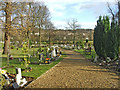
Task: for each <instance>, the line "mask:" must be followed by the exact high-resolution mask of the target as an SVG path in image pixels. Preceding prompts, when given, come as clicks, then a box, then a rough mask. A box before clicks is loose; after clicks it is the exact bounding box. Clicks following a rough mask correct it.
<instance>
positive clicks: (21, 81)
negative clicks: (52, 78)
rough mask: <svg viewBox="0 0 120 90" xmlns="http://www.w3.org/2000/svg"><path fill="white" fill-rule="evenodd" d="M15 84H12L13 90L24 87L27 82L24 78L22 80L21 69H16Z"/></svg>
mask: <svg viewBox="0 0 120 90" xmlns="http://www.w3.org/2000/svg"><path fill="white" fill-rule="evenodd" d="M15 78H16V82H14V83H13V87H14V88H19V87H20V86H24V85H25V84H26V83H27V81H26V79H25V78H22V74H21V68H16V77H15Z"/></svg>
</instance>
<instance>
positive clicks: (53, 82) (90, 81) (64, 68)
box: [26, 50, 120, 88]
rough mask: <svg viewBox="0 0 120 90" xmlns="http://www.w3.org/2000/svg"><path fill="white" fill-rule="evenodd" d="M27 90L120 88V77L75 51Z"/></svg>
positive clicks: (69, 52)
mask: <svg viewBox="0 0 120 90" xmlns="http://www.w3.org/2000/svg"><path fill="white" fill-rule="evenodd" d="M65 52H66V54H67V57H65V58H64V59H63V60H62V61H61V62H60V63H59V64H57V65H56V66H55V67H53V68H52V69H50V70H49V71H48V72H47V73H45V74H44V75H42V76H40V77H39V78H38V79H37V80H35V81H33V82H32V83H31V84H29V85H28V86H27V87H26V88H118V86H119V85H120V81H119V79H120V77H119V76H117V75H116V74H115V73H113V72H110V71H108V70H107V69H104V68H102V67H100V66H96V65H95V64H94V63H92V62H90V61H89V60H86V59H85V58H84V57H83V56H82V55H80V54H79V53H76V52H74V51H70V50H65Z"/></svg>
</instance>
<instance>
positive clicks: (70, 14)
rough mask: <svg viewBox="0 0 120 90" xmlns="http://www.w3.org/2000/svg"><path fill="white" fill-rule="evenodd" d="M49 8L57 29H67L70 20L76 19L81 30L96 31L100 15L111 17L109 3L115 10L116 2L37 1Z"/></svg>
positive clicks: (85, 0) (98, 0)
mask: <svg viewBox="0 0 120 90" xmlns="http://www.w3.org/2000/svg"><path fill="white" fill-rule="evenodd" d="M36 1H42V2H44V4H45V5H47V7H48V8H49V11H50V13H51V21H52V23H53V24H54V26H55V27H56V28H57V29H65V27H67V26H68V25H67V22H68V20H71V19H76V20H77V21H78V24H80V25H81V28H84V29H94V27H95V25H96V21H97V20H98V17H99V16H100V15H102V16H103V15H109V13H108V8H107V2H109V3H110V6H111V7H112V8H113V9H114V8H115V7H116V5H115V4H116V0H36Z"/></svg>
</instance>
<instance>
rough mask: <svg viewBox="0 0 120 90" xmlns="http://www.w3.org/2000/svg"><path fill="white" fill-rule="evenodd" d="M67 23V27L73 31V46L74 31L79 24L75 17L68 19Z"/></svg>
mask: <svg viewBox="0 0 120 90" xmlns="http://www.w3.org/2000/svg"><path fill="white" fill-rule="evenodd" d="M67 25H68V28H69V29H71V30H73V33H74V37H73V44H74V47H75V33H76V29H78V28H80V27H81V26H80V24H78V21H77V19H70V20H68V22H67Z"/></svg>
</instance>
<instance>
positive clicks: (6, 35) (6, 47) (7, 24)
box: [3, 2, 11, 54]
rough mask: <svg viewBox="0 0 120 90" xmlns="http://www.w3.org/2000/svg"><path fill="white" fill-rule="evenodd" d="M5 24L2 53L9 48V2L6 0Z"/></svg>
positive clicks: (5, 52) (6, 51)
mask: <svg viewBox="0 0 120 90" xmlns="http://www.w3.org/2000/svg"><path fill="white" fill-rule="evenodd" d="M5 13H6V25H5V41H4V49H3V54H7V53H8V49H10V48H9V47H10V30H11V2H6V8H5Z"/></svg>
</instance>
